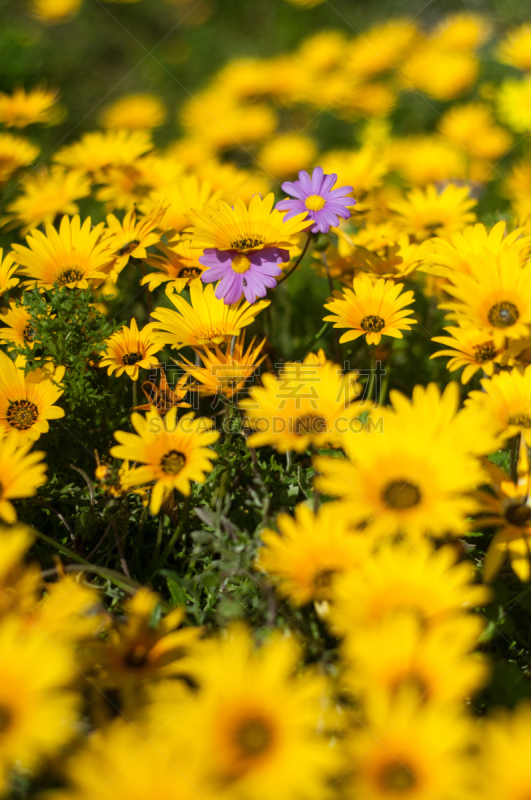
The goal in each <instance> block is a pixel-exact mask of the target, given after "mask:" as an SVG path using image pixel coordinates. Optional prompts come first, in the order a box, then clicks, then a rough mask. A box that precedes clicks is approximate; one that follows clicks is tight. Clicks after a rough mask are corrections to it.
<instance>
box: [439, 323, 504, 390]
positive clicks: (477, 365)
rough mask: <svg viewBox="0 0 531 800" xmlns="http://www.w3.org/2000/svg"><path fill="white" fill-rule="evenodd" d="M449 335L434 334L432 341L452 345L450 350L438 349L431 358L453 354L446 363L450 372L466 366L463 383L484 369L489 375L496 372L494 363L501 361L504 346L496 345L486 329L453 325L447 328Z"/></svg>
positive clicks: (462, 378)
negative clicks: (486, 332)
mask: <svg viewBox="0 0 531 800" xmlns="http://www.w3.org/2000/svg"><path fill="white" fill-rule="evenodd" d="M444 330H445V331H447V333H448V334H449V336H433V337H432V342H438V343H439V344H444V345H446V346H447V347H450V348H451V349H450V350H438V351H437V353H434V354H433V355H432V356H430V358H438V357H439V356H451V358H450V361H449V362H448V364H447V365H446V367H447V369H448V370H449V371H450V372H455V370H457V369H461V367H464V370H463V373H462V375H461V383H468V382H469V381H470V380H471V379H472V377H473V376H474V375H475V374H476V372H477V371H478V369H482V370H483V371H484V373H485V374H486V375H488V376H489V377H490V376H491V375H492V373H493V372H494V364H497V363H499V362H500V359H501V356H502V354H503V352H504V348H503V347H501V348H500V347H495V345H494V342H493V340H492V339H491V338H490V337H489V336H488V335H486V334H485V332H484V331H482V330H478V329H477V328H462V327H461V326H457V325H453V326H452V327H451V328H445V329H444Z"/></svg>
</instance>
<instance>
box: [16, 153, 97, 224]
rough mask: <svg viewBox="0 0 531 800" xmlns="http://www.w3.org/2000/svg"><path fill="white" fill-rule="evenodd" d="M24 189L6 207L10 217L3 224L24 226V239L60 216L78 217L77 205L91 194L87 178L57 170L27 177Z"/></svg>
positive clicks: (22, 182) (52, 168)
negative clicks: (31, 231)
mask: <svg viewBox="0 0 531 800" xmlns="http://www.w3.org/2000/svg"><path fill="white" fill-rule="evenodd" d="M21 187H22V194H20V195H19V196H18V197H17V198H16V200H14V201H13V202H12V203H10V204H9V205H8V206H7V211H8V212H9V213H8V214H7V216H5V217H4V218H3V220H2V221H3V222H4V223H5V222H9V224H10V225H11V226H13V225H15V224H16V225H17V226H18V225H20V226H22V231H21V233H22V235H23V236H25V235H26V234H27V233H28V231H30V230H31V229H32V228H37V227H38V226H39V225H42V224H45V225H52V224H53V223H54V221H55V218H56V217H57V215H58V214H70V215H72V214H77V213H78V211H79V207H78V205H77V203H75V202H74V201H75V200H79V199H80V198H81V197H86V196H87V195H88V194H90V181H89V179H88V178H86V177H84V176H83V175H81V174H79V173H78V172H73V171H69V170H65V169H62V168H61V167H57V166H52V167H51V168H50V170H41V171H40V172H38V173H36V174H31V175H26V177H25V178H23V179H22V180H21Z"/></svg>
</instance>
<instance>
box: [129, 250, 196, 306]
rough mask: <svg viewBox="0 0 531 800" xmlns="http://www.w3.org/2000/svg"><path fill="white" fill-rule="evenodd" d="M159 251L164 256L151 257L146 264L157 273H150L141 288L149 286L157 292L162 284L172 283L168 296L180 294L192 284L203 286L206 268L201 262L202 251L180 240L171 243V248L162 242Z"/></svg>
mask: <svg viewBox="0 0 531 800" xmlns="http://www.w3.org/2000/svg"><path fill="white" fill-rule="evenodd" d="M157 250H159V251H160V252H161V253H162V255H150V256H148V257H147V258H146V259H145V262H146V264H149V266H150V267H155V269H156V270H157V272H149V273H148V274H147V275H144V277H143V278H142V280H141V281H140V285H141V286H147V287H148V289H149V291H150V292H153V291H155V289H157V288H158V287H159V286H160V285H161V283H167V282H168V281H171V283H170V284H169V285H168V286H167V287H166V294H171V293H172V292H173V291H175V292H177V294H180V293H181V292H182V290H183V289H184V287H185V286H190V285H191V284H192V283H195V284H197V285H199V284H201V273H202V272H204V270H205V267H204V266H203V265H202V264H201V263H200V262H199V258H200V257H201V251H200V250H198V249H197V248H196V247H190V241H189V240H186V239H180V240H177V241H175V242H172V243H171V246H168V245H166V244H164V243H163V242H160V243H159V244H157Z"/></svg>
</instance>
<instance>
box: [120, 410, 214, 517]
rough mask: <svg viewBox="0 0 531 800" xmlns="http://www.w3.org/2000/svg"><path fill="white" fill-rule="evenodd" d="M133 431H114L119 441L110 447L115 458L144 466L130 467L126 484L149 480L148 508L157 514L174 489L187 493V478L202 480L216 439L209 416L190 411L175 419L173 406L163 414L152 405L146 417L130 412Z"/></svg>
mask: <svg viewBox="0 0 531 800" xmlns="http://www.w3.org/2000/svg"><path fill="white" fill-rule="evenodd" d="M131 423H132V425H133V427H134V429H135V431H136V434H135V433H126V432H125V431H116V433H115V434H114V435H115V438H116V439H117V441H118V442H119V445H117V446H115V447H113V448H112V450H111V455H112V456H114V457H115V458H121V459H129V460H130V461H137V462H140V463H141V464H144V465H145V466H141V467H137V468H136V469H132V470H131V472H130V473H129V474H128V476H127V485H129V486H140V485H144V484H147V483H151V481H155V485H154V486H153V489H152V490H151V504H150V508H151V512H152V513H153V514H158V513H159V511H160V507H161V505H162V502H163V501H164V499H165V498H166V497H167V495H169V494H170V492H171V491H172V490H173V489H178V490H179V491H180V492H181V493H182V494H184V495H189V494H190V482H191V481H194V482H196V483H204V481H205V473H207V472H210V471H211V470H212V469H213V466H212V461H211V459H214V458H217V453H215V452H214V451H213V450H212V449H211V448H210V447H208V445H210V444H213V443H214V442H216V441H217V440H218V439H219V433H218V432H217V431H211V430H210V428H211V426H212V420H210V419H207V418H206V417H200V418H199V419H195V418H194V415H193V414H192V413H190V414H185V415H184V416H183V417H181V418H180V419H177V407H176V406H174V407H173V408H172V409H171V410H170V411H168V413H167V414H166V416H165V417H161V416H160V415H159V414H158V412H157V411H155V410H154V409H153V410H152V411H151V412H149V413H148V414H147V415H146V417H142V416H141V415H140V414H136V413H134V414H132V415H131Z"/></svg>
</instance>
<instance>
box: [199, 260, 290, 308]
mask: <svg viewBox="0 0 531 800" xmlns="http://www.w3.org/2000/svg"><path fill="white" fill-rule="evenodd" d="M286 261H289V252H288V250H282V249H281V248H280V247H264V249H263V250H250V251H249V252H247V253H239V252H238V251H237V250H218V249H217V248H214V247H208V248H207V249H206V250H205V251H204V253H203V255H202V256H201V257H200V258H199V262H200V263H201V264H203V266H205V267H209V269H207V270H206V271H205V272H203V273H202V274H201V280H202V281H204V282H205V283H212V282H213V281H218V280H219V283H218V285H217V286H216V291H215V295H216V297H217V298H218V300H224V301H225V303H226V304H227V305H228V306H230V305H232V304H233V303H237V302H238V300H241V297H242V294H243V295H245V299H246V300H247V302H248V303H254V301H255V300H256V298H257V297H264V295H265V294H266V293H267V290H268V289H274V288H275V286H276V285H277V281H276V277H277V276H278V275H280V274H281V272H282V270H281V268H280V267H279V266H278V265H279V264H283V263H284V262H286Z"/></svg>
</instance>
